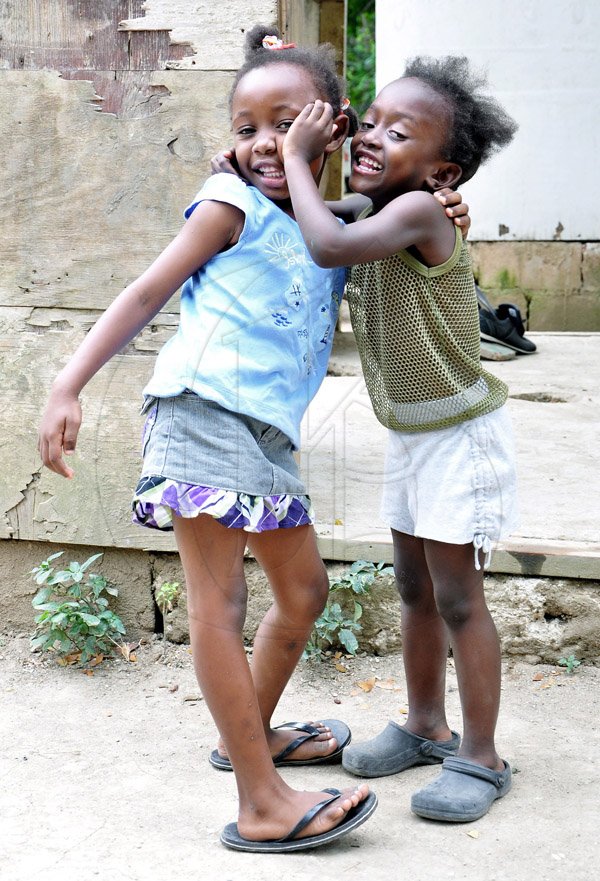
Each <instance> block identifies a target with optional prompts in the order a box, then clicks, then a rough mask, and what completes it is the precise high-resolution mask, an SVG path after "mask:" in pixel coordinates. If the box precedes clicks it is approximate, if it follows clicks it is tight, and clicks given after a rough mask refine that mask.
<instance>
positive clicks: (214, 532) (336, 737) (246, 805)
mask: <svg viewBox="0 0 600 881" xmlns="http://www.w3.org/2000/svg"><path fill="white" fill-rule="evenodd" d="M268 36H269V31H268V30H266V29H264V28H260V27H259V28H258V29H254V30H253V31H252V32H251V33H250V35H249V38H248V46H249V49H248V55H247V58H248V60H247V62H246V64H245V65H244V66H243V67H242V68H241V70H240V71H239V72H238V74H237V76H236V79H235V82H234V86H233V89H232V93H231V118H232V126H233V133H234V142H235V149H236V156H237V162H238V166H239V170H240V173H241V175H242V178H243V179H242V178H236V177H233V176H232V175H224V174H223V175H218V176H216V177H213V178H211V179H209V180H208V181H207V183H206V185H205V187H204V188H203V189H202V190H201V191H200V193H199V194H198V195H197V196H196V197H195V199H194V200H193V202H192V204H191V205H190V207H189V208H188V209H187V211H186V217H187V222H186V223H185V225H184V226H183V228H182V230H181V231H180V233H179V234H178V235H177V236H176V238H175V239H174V240H173V242H171V244H170V245H169V246H168V247H167V248H166V249H165V251H163V253H162V254H161V255H160V256H159V257H158V259H157V260H156V261H155V262H154V263H153V264H152V266H150V268H149V269H148V270H146V272H144V273H143V274H142V275H141V276H140V278H138V279H137V280H136V281H134V282H133V283H132V284H131V285H129V286H128V287H127V288H126V289H125V290H124V291H123V292H122V293H121V294H120V295H119V296H118V297H117V299H116V300H115V302H114V303H113V304H112V305H111V306H110V307H109V309H108V310H107V311H106V312H105V313H104V315H103V316H102V317H101V318H100V319H99V321H98V322H97V324H96V325H95V326H94V327H93V328H92V330H91V331H90V333H89V334H88V335H87V337H86V339H85V340H84V342H83V343H82V344H81V346H80V347H79V348H78V350H77V351H76V353H75V354H74V355H73V357H72V358H71V360H70V362H69V363H68V364H67V366H66V367H65V368H64V369H63V370H62V371H61V373H60V374H59V376H58V377H57V379H56V380H55V382H54V384H53V387H52V392H51V395H50V398H49V401H48V404H47V407H46V410H45V413H44V416H43V420H42V424H41V428H40V441H39V444H40V453H41V456H42V459H43V462H44V464H45V465H47V466H48V467H49V468H50V469H52V470H53V471H55V472H56V473H57V474H60V475H63V476H64V477H68V478H70V477H72V476H73V470H72V469H71V468H70V467H69V466H68V465H67V464H66V462H65V460H64V459H63V454H65V455H69V454H71V453H72V452H73V451H74V449H75V444H76V439H77V434H78V430H79V426H80V423H81V408H80V404H79V400H78V395H79V393H80V392H81V390H82V389H83V387H84V386H85V385H86V383H87V382H88V381H89V380H90V379H91V378H92V376H94V374H95V373H96V372H97V371H98V370H99V369H100V368H101V367H102V366H103V365H104V364H105V363H106V362H107V361H108V360H109V359H110V358H111V357H112V356H113V355H115V354H116V353H117V352H119V351H121V350H122V349H123V347H124V346H125V345H126V344H127V343H128V342H129V341H130V340H131V339H132V338H133V337H134V336H135V335H136V334H137V333H138V332H139V331H140V330H141V329H142V328H143V327H144V326H145V325H146V324H147V323H148V322H149V321H150V320H151V319H152V317H153V316H154V315H155V314H156V313H157V312H158V311H159V310H160V309H161V308H162V307H163V306H164V305H165V303H166V302H167V300H168V299H169V297H171V296H172V294H173V293H174V292H175V291H176V290H177V289H178V288H179V286H180V285H182V284H183V285H184V287H183V290H182V295H181V319H180V326H179V329H178V331H177V334H176V335H175V336H174V337H173V338H172V339H171V340H170V341H169V342H168V343H167V344H166V345H165V347H164V348H163V350H162V351H161V352H160V354H159V356H158V359H157V362H156V368H155V371H154V374H153V376H152V378H151V379H150V382H149V383H148V385H147V387H146V389H145V396H146V398H145V400H146V403H145V408H146V410H147V412H148V418H147V423H146V427H145V438H144V465H143V471H142V480H141V481H140V484H139V486H138V488H137V491H136V495H135V501H134V516H135V519H136V520H137V521H138V522H140V523H142V524H144V525H146V526H152V527H158V528H169V527H171V528H173V529H174V531H175V537H176V540H177V545H178V549H179V552H180V555H181V560H182V564H183V568H184V572H185V578H186V585H187V597H188V611H189V622H190V637H191V643H192V651H193V658H194V666H195V671H196V675H197V678H198V682H199V684H200V687H201V690H202V694H203V696H204V698H205V700H206V702H207V705H208V707H209V709H210V711H211V713H212V716H213V718H214V720H215V722H216V725H217V727H218V729H219V732H220V735H221V738H222V742H221V745H220V749H219V750H216V751H215V753H213V756H212V761H213V763H214V764H216V765H217V766H218V767H229V768H231V767H232V768H233V770H234V772H235V777H236V782H237V787H238V792H239V814H238V821H237V823H232V824H229V825H228V826H227V827H226V828H225V830H224V832H223V834H222V838H221V840H222V841H223V843H224V844H225V845H226V846H229V847H232V848H235V849H239V850H258V851H294V850H299V849H302V848H306V847H314V846H316V845H320V844H323V843H326V842H328V841H331V840H333V839H335V838H338V837H340V836H342V835H345V834H347V833H348V832H349V831H351V830H352V829H354V828H356V827H357V826H358V825H360V824H361V823H362V822H364V821H365V820H366V819H367V817H369V816H370V814H371V813H372V812H373V810H374V809H375V806H376V798H375V796H374V795H373V794H370V793H369V791H368V787H367V786H365V785H360V786H357V787H351V788H348V789H345V790H344V791H343V792H340V791H338V790H326V791H325V792H305V791H297V790H295V789H292V788H291V787H290V786H288V785H287V784H286V783H285V782H284V780H283V779H282V778H281V777H280V775H279V774H278V772H277V770H276V768H275V764H274V760H273V757H275V759H276V763H277V764H281V763H285V762H286V760H287V756H288V754H289V755H290V760H294V761H296V763H297V764H304V763H307V764H310V763H313V762H315V761H319V760H320V761H323V760H324V761H336V760H337V761H340V757H341V749H342V747H343V746H344V745H345V743H347V742H348V740H349V739H350V733H349V731H348V729H347V728H346V726H344V725H343V724H342V723H333V722H332V723H329V724H322V723H317V724H315V725H306V724H304V725H299V726H297V727H295V726H293V725H292V726H286V727H282V728H276V729H272V728H271V726H270V718H271V714H272V712H273V710H274V708H275V706H276V704H277V701H278V699H279V697H280V695H281V693H282V691H283V688H284V687H285V685H286V683H287V681H288V680H289V678H290V676H291V674H292V672H293V669H294V667H295V665H296V663H297V661H298V658H299V657H300V654H301V652H302V650H303V648H304V645H305V644H306V641H307V639H308V636H309V634H310V631H311V629H312V626H313V623H314V621H315V619H316V618H317V616H318V615H319V614H320V612H321V611H322V609H323V606H324V604H325V602H326V599H327V593H328V579H327V575H326V571H325V568H324V566H323V563H322V561H321V559H320V557H319V554H318V552H317V545H316V540H315V534H314V531H313V528H312V526H311V523H312V513H311V506H310V501H309V499H308V497H307V495H306V491H305V488H304V486H303V484H302V481H301V480H300V478H299V475H298V470H297V466H296V464H295V461H294V457H293V452H294V449H295V448H296V447H297V446H298V443H299V425H300V420H301V418H302V415H303V413H304V411H305V409H306V406H307V405H308V403H309V401H310V400H311V398H312V397H313V395H314V394H315V392H316V390H317V388H318V386H319V384H320V382H321V381H322V379H323V376H324V375H325V371H326V365H327V359H328V356H329V352H330V349H331V344H332V338H333V329H334V327H335V322H336V317H337V310H338V306H339V302H340V299H341V297H342V294H343V286H344V275H343V272H341V271H339V270H335V269H334V270H328V269H327V270H324V269H320V268H319V267H318V266H316V265H315V264H314V263H313V262H312V261H311V259H310V257H309V255H308V253H307V251H306V248H305V246H304V243H303V240H302V236H301V235H300V231H299V229H298V226H297V224H296V222H295V220H294V215H293V210H292V207H291V203H290V199H289V192H288V188H287V182H286V178H285V173H284V170H283V158H282V144H283V141H284V138H285V136H286V133H287V131H288V129H289V127H290V126H291V124H292V122H293V120H294V119H295V117H296V116H297V115H298V114H299V113H300V111H301V110H302V108H303V107H304V106H305V105H306V104H308V103H309V102H311V101H315V100H316V99H322V100H326V101H327V102H329V104H331V106H333V107H334V108H335V117H336V125H337V129H336V132H335V134H334V135H332V137H331V138H330V139H329V140H328V143H327V144H326V145H325V146H324V147H323V150H322V151H321V154H320V155H319V156H318V157H315V158H314V160H313V161H311V163H310V169H311V171H310V173H311V175H314V180H315V181H318V180H319V178H320V176H321V174H322V171H323V167H324V165H325V161H326V158H327V157H328V156H329V154H330V153H332V152H334V151H335V150H337V149H338V148H339V147H340V146H341V143H342V142H343V140H344V138H345V136H346V134H347V130H348V125H349V119H348V116H347V115H344V114H342V113H341V100H342V96H341V92H340V85H339V82H338V78H337V76H336V73H335V59H334V58H333V57H332V55H331V54H329V53H328V52H327V51H325V50H305V49H296V48H285V47H284V48H282V47H281V41H280V40H278V39H277V37H276V35H275V37H274V38H273V39H265V38H267V37H268ZM264 39H265V42H264V43H263V40H264ZM246 545H248V546H249V547H250V549H251V551H252V553H253V555H254V556H255V557H256V559H257V560H258V562H259V563H260V564H261V566H262V567H263V568H264V570H265V572H266V574H267V576H268V578H269V582H270V584H271V587H272V590H273V595H274V605H273V607H272V608H271V609H270V610H269V612H268V613H267V615H266V616H265V619H264V620H263V622H262V624H261V626H260V629H259V632H258V634H257V636H256V640H255V643H254V654H253V659H252V671H250V668H249V665H248V662H247V659H246V654H245V651H244V645H243V641H242V625H243V622H244V617H245V608H246V593H247V589H246V583H245V579H244V566H243V564H244V551H245V548H246Z"/></svg>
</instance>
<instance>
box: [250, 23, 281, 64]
mask: <svg viewBox="0 0 600 881" xmlns="http://www.w3.org/2000/svg"><path fill="white" fill-rule="evenodd" d="M271 36H273V37H278V38H281V33H280V32H279V28H278V27H277V26H276V25H274V24H255V25H254V27H253V28H251V29H250V30H249V31H248V33H247V34H246V44H245V52H244V56H245V58H246V61H249V60H250V58H252V56H253V55H254V54H255V52H264V51H266V50H265V48H264V46H263V40H264V38H265V37H271Z"/></svg>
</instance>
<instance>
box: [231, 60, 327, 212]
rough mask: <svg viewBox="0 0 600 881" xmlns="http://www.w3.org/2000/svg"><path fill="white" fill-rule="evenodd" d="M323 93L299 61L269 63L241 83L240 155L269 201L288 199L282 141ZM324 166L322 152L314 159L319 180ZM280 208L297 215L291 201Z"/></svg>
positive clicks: (236, 121)
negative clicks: (318, 90) (320, 92)
mask: <svg viewBox="0 0 600 881" xmlns="http://www.w3.org/2000/svg"><path fill="white" fill-rule="evenodd" d="M321 97H322V96H321V95H319V94H318V93H317V89H316V87H315V84H314V82H313V80H312V77H311V76H310V74H309V73H308V72H307V71H306V70H304V68H302V67H300V66H299V65H297V64H267V65H265V66H264V67H257V68H255V69H254V70H250V71H248V73H247V74H246V75H245V76H243V77H242V79H241V80H240V81H239V83H238V85H237V88H236V90H235V92H234V94H233V99H232V102H231V122H232V129H233V138H234V147H235V158H236V160H237V164H238V167H239V170H240V174H241V175H242V177H243V178H245V180H247V181H248V183H250V184H252V185H253V186H255V187H256V188H257V189H258V190H260V192H261V193H263V195H265V196H267V197H268V198H269V199H273V200H275V201H277V202H280V201H281V202H285V201H289V198H290V194H289V190H288V188H287V181H286V177H285V170H284V165H283V156H282V146H283V139H284V138H285V135H286V132H287V131H288V129H289V128H290V126H291V124H292V123H293V121H294V120H295V119H296V117H297V116H298V115H299V113H300V112H301V111H302V110H303V109H304V107H305V106H306V105H307V104H310V103H311V102H313V101H314V100H315V99H316V98H321ZM323 165H324V157H322V156H321V157H319V158H318V159H316V160H315V161H314V162H313V163H311V166H310V167H311V171H312V173H313V177H314V178H315V180H318V179H319V177H320V174H321V172H322V170H323ZM280 207H281V208H283V209H284V210H285V211H287V212H288V213H289V214H292V210H291V203H290V204H289V205H287V206H286V205H281V206H280Z"/></svg>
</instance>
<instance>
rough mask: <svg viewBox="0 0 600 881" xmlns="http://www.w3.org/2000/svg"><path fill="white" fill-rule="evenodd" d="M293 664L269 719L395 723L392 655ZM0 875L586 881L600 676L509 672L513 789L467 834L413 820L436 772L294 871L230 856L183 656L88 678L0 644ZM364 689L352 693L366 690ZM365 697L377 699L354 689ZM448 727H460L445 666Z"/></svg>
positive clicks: (386, 798) (598, 770)
mask: <svg viewBox="0 0 600 881" xmlns="http://www.w3.org/2000/svg"><path fill="white" fill-rule="evenodd" d="M342 666H345V668H346V672H344V671H341V670H337V669H335V666H334V664H333V662H328V663H324V664H318V663H315V662H310V663H306V662H305V663H302V664H301V665H300V667H299V669H298V671H297V673H296V674H295V676H294V679H293V681H292V683H291V684H290V686H289V688H288V690H287V691H286V694H285V695H284V697H283V699H282V702H281V705H280V713H279V714H278V719H277V720H276V721H281V722H283V721H287V720H290V719H311V718H341V719H344V720H345V721H346V722H347V723H348V724H349V725H350V726H351V728H352V731H353V735H354V740H355V741H360V740H361V739H364V738H365V737H367V736H370V735H371V734H373V733H375V732H377V731H378V730H379V729H381V728H382V727H383V725H384V724H385V722H386V720H387V719H388V718H394V719H396V720H402V718H403V716H404V714H405V712H406V691H405V688H404V680H403V674H402V662H401V658H400V657H399V656H386V657H384V658H374V657H362V658H357V659H352V660H344V661H343V665H342ZM0 677H1V678H0V683H1V684H0V688H1V689H2V692H3V710H2V717H1V721H0V731H1V733H2V742H3V750H2V756H1V765H0V778H1V782H2V786H1V789H0V815H1V820H0V823H1V834H0V877H1V878H2V879H7V881H32V879H37V878H44V879H49V881H54V879H61V881H94V879H97V878H100V879H103V881H104V879H109V878H112V879H130V881H146V879H148V881H150V879H152V881H155V879H161V881H175V879H177V881H181V879H183V881H187V879H191V878H194V879H203V881H204V879H207V881H212V879H215V881H216V879H218V881H265V879H269V881H270V879H276V878H282V877H285V879H286V881H309V879H311V881H312V879H316V878H318V879H319V881H334V879H336V881H337V879H343V878H349V877H363V878H367V879H369V881H371V879H376V881H379V879H381V881H383V879H387V878H390V877H393V878H396V879H407V881H408V879H410V881H438V879H442V878H443V879H447V878H450V879H452V878H453V879H458V881H550V879H555V878H559V877H564V878H568V879H569V881H589V879H591V878H593V877H596V876H597V872H598V861H599V859H600V844H599V836H598V827H599V824H600V767H599V760H598V756H599V754H600V730H599V725H598V720H599V718H600V668H594V667H588V666H582V667H580V668H579V669H578V670H577V672H576V673H574V674H573V675H568V674H567V673H566V672H564V671H561V672H559V671H558V670H557V669H556V668H552V667H547V666H539V667H532V666H529V665H526V664H524V663H522V662H517V663H512V664H511V665H510V666H505V675H504V686H503V702H502V708H501V717H500V722H499V727H498V746H499V750H500V752H501V754H502V755H503V756H505V757H506V758H507V759H508V760H509V761H510V763H511V765H512V767H513V771H514V773H515V777H514V787H513V791H512V792H511V793H510V794H509V795H508V796H507V797H506V798H505V799H503V800H501V801H499V802H496V803H495V805H494V806H493V807H492V810H491V811H490V813H489V814H488V815H487V816H486V817H484V818H482V819H481V820H479V821H477V822H476V823H471V824H467V825H452V824H442V823H432V822H428V821H425V820H421V819H419V818H418V817H416V816H414V815H412V814H411V812H410V809H409V801H410V794H411V792H412V791H413V790H415V789H417V788H419V787H420V786H422V785H423V784H424V783H426V782H427V781H429V780H430V779H431V778H432V777H433V776H434V775H435V774H437V769H436V768H435V767H421V768H415V769H412V770H410V771H407V772H405V773H404V774H402V775H400V776H396V777H387V778H381V779H379V780H374V781H373V782H372V788H373V789H374V790H375V791H376V793H377V795H378V797H379V807H378V809H377V811H376V812H375V814H374V815H373V817H372V818H371V819H370V820H369V821H368V822H367V823H366V824H365V825H364V826H362V827H361V828H360V829H358V830H356V832H354V833H352V834H350V835H349V836H347V837H346V838H344V839H342V840H341V841H340V842H338V843H335V844H332V845H329V846H327V847H324V848H322V849H319V850H314V851H309V852H306V853H302V854H294V855H274V856H272V855H254V854H244V853H235V852H231V851H228V850H226V849H225V848H223V847H222V845H221V844H220V843H219V833H220V831H221V829H222V827H223V826H224V825H225V824H226V823H227V822H229V821H231V820H233V819H235V814H236V792H235V784H234V780H233V776H232V775H231V774H227V773H224V772H219V771H216V770H214V769H213V768H212V767H211V766H210V765H209V764H208V761H207V758H208V753H209V750H210V749H211V748H212V747H213V746H214V744H215V740H216V737H215V730H214V726H213V723H212V721H211V719H210V715H209V713H208V710H207V708H206V705H205V704H204V702H203V701H202V700H201V698H200V695H199V691H198V687H197V685H196V682H195V679H194V674H193V670H192V667H191V657H190V653H189V649H188V648H187V647H186V646H172V645H167V648H166V651H165V650H164V649H163V645H162V643H161V642H159V641H150V642H148V643H146V644H145V645H142V646H140V648H139V650H138V651H137V653H136V660H135V661H132V662H129V663H128V662H126V661H125V660H123V659H121V660H117V661H112V662H109V663H104V664H103V665H101V666H100V667H97V668H96V669H95V670H94V672H93V675H85V674H84V673H83V672H82V671H81V670H80V669H78V668H76V667H58V666H57V665H56V664H55V663H48V662H43V661H41V659H40V657H39V656H38V655H32V654H30V651H29V645H28V639H27V638H26V637H25V636H13V637H2V638H1V640H0ZM358 683H362V686H361V685H359V684H358ZM370 686H374V687H372V689H371V690H370V691H366V690H365V689H368V688H369V687H370ZM448 705H449V720H450V722H451V724H452V725H453V727H459V728H460V716H459V709H458V694H457V690H456V679H455V675H454V671H453V669H452V665H451V662H449V669H448ZM284 774H285V777H286V779H287V780H288V781H290V782H291V783H292V784H293V785H295V786H296V787H297V788H314V789H321V788H324V787H326V786H332V785H336V784H347V782H348V781H349V780H351V779H353V778H351V777H350V775H348V774H346V772H344V771H343V770H342V768H341V767H340V766H336V767H329V768H327V767H321V768H318V767H316V768H293V769H284Z"/></svg>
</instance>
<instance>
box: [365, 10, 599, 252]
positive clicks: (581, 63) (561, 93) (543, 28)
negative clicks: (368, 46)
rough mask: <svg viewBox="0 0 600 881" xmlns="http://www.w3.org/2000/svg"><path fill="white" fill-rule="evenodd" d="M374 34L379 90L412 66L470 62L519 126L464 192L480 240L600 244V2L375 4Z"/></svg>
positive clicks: (473, 227) (472, 233)
mask: <svg viewBox="0 0 600 881" xmlns="http://www.w3.org/2000/svg"><path fill="white" fill-rule="evenodd" d="M376 26H377V34H376V41H377V88H378V89H380V88H381V87H382V86H384V85H385V84H386V83H388V82H390V81H391V80H393V79H395V78H396V77H398V76H400V75H401V74H402V71H403V69H404V63H405V61H406V59H407V58H410V57H413V56H415V55H432V56H441V55H466V56H467V57H468V58H469V59H470V60H471V61H472V63H473V64H474V65H475V66H477V67H478V68H484V69H486V70H487V72H488V78H489V82H490V86H491V87H492V88H490V92H491V93H492V94H494V95H495V96H496V97H497V98H498V100H499V101H500V102H501V103H502V105H503V106H504V107H505V108H506V109H507V111H508V112H509V113H510V114H511V116H513V117H514V118H515V119H516V120H517V122H518V123H519V126H520V127H519V131H518V132H517V134H516V136H515V139H514V141H513V143H512V144H510V145H509V146H508V147H507V148H505V149H504V150H503V151H502V152H500V153H498V154H497V156H495V157H493V158H492V159H491V160H490V161H489V162H488V163H487V164H486V165H485V166H482V168H481V169H480V171H478V172H477V175H476V176H475V178H474V179H473V180H472V181H470V182H469V183H467V184H465V185H464V187H462V188H461V191H462V192H463V198H464V199H465V200H466V201H468V202H469V204H470V205H471V213H472V218H473V226H472V228H471V233H470V238H471V239H474V240H475V239H502V240H509V239H542V240H551V239H555V238H561V239H562V240H583V241H589V240H594V239H600V192H599V187H598V184H597V181H598V177H597V171H598V169H599V167H600V166H599V162H600V53H599V51H598V46H599V44H600V3H599V2H598V0H501V2H499V0H479V2H477V0H453V2H451V3H448V2H442V0H377V6H376ZM501 227H503V228H508V232H506V231H504V230H502V231H500V228H501ZM561 227H562V230H561Z"/></svg>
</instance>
